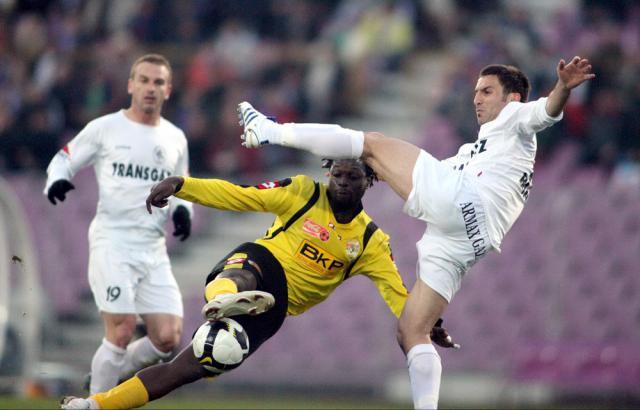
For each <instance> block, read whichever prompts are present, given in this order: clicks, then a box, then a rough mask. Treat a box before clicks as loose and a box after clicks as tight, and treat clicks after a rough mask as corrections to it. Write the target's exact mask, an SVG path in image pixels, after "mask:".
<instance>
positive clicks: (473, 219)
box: [460, 202, 487, 260]
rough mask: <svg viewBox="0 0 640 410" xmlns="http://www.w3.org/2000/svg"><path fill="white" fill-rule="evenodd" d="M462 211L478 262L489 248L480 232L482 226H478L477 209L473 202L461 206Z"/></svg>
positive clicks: (468, 236)
mask: <svg viewBox="0 0 640 410" xmlns="http://www.w3.org/2000/svg"><path fill="white" fill-rule="evenodd" d="M460 210H461V211H462V218H463V219H464V227H465V229H466V231H467V238H469V240H470V241H471V245H473V253H474V256H475V259H476V260H477V259H478V258H480V257H481V256H482V255H484V254H485V253H487V246H486V244H485V241H484V238H483V237H482V234H481V232H480V225H479V224H478V217H477V214H476V208H475V206H473V202H466V203H463V204H460Z"/></svg>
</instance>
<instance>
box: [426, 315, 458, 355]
mask: <svg viewBox="0 0 640 410" xmlns="http://www.w3.org/2000/svg"><path fill="white" fill-rule="evenodd" d="M430 336H431V341H432V342H433V343H435V344H437V345H438V346H440V347H446V348H454V349H460V345H459V344H457V343H453V340H451V336H449V332H447V329H445V328H444V327H442V318H440V319H438V321H437V322H436V324H435V325H434V326H433V329H431V334H430Z"/></svg>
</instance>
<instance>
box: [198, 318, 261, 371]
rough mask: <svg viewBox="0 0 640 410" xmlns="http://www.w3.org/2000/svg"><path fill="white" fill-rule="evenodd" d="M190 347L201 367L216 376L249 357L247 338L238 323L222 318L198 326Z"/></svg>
mask: <svg viewBox="0 0 640 410" xmlns="http://www.w3.org/2000/svg"><path fill="white" fill-rule="evenodd" d="M192 347H193V354H194V355H195V357H196V359H198V361H199V362H200V363H201V364H202V367H204V369H205V370H207V371H208V372H210V373H212V374H214V375H217V374H221V373H224V372H226V371H228V370H231V369H235V368H236V367H238V366H240V364H241V363H242V362H243V360H244V359H245V358H246V357H247V355H249V337H248V336H247V332H245V331H244V328H243V327H242V326H241V325H240V323H238V322H236V321H235V320H233V319H228V318H223V319H220V320H216V321H213V322H206V323H204V324H203V325H202V326H200V328H199V329H198V330H197V331H196V333H195V334H194V335H193V340H192Z"/></svg>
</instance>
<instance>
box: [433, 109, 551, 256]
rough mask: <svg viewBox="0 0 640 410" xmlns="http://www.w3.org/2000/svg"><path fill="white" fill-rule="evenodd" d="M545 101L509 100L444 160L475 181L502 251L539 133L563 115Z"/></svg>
mask: <svg viewBox="0 0 640 410" xmlns="http://www.w3.org/2000/svg"><path fill="white" fill-rule="evenodd" d="M546 102H547V98H546V97H545V98H540V99H539V100H537V101H532V102H528V103H521V102H510V103H509V104H507V105H506V106H505V107H504V108H503V109H502V111H501V112H500V114H499V115H498V117H497V118H496V119H494V120H493V121H489V122H487V123H485V124H482V126H481V127H480V131H479V133H478V139H477V140H476V142H475V143H469V144H464V145H463V146H462V147H460V150H459V151H458V154H457V155H456V156H454V157H451V158H448V159H446V160H444V162H446V163H449V164H451V165H452V166H453V167H454V169H456V170H460V171H462V172H466V173H467V174H468V175H469V176H470V177H471V180H473V181H475V186H476V188H477V190H478V194H479V196H480V198H481V200H482V202H483V206H484V208H485V213H486V219H487V225H488V227H487V228H488V234H489V238H490V240H491V244H492V246H493V247H494V248H495V249H496V250H498V251H499V250H500V243H501V242H502V238H503V237H504V235H505V234H506V233H507V232H508V231H509V229H510V228H511V226H512V225H513V223H514V222H515V220H516V219H517V218H518V216H519V215H520V213H521V212H522V209H523V208H524V204H525V202H526V200H527V198H528V196H529V189H530V188H531V185H532V179H533V164H534V162H535V156H536V148H537V142H536V132H539V131H542V130H544V129H545V128H547V127H549V126H551V125H553V124H555V123H556V122H558V121H560V120H561V119H562V113H560V115H559V116H557V117H551V116H549V114H547V111H546V109H545V105H546Z"/></svg>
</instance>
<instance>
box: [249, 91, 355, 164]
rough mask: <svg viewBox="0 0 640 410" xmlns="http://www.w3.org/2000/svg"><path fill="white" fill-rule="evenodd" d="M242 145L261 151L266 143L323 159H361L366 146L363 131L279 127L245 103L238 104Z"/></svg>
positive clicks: (329, 126)
mask: <svg viewBox="0 0 640 410" xmlns="http://www.w3.org/2000/svg"><path fill="white" fill-rule="evenodd" d="M238 117H239V118H240V125H243V126H244V132H243V133H242V137H241V138H242V141H243V142H242V145H244V146H245V147H247V148H258V147H261V146H263V145H266V144H270V145H272V144H274V145H282V146H285V147H290V148H297V149H302V150H305V151H309V152H311V153H312V154H315V155H318V156H322V157H324V158H333V159H339V158H359V157H360V156H361V155H362V150H363V147H364V133H363V132H362V131H355V130H350V129H348V128H342V127H341V126H339V125H336V124H295V123H287V124H278V123H276V122H274V121H272V120H271V119H270V118H269V117H267V116H265V115H264V114H262V113H261V112H260V111H258V110H256V109H255V108H253V106H251V104H249V103H248V102H246V101H243V102H241V103H240V104H238Z"/></svg>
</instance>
